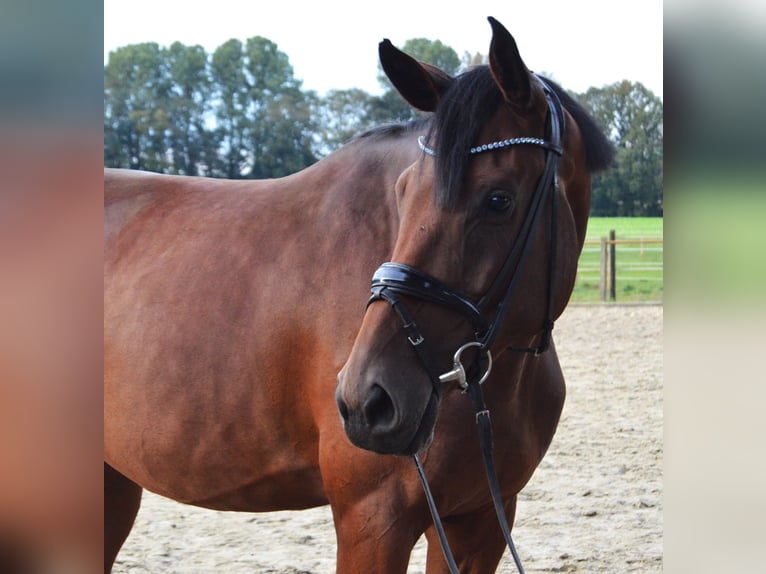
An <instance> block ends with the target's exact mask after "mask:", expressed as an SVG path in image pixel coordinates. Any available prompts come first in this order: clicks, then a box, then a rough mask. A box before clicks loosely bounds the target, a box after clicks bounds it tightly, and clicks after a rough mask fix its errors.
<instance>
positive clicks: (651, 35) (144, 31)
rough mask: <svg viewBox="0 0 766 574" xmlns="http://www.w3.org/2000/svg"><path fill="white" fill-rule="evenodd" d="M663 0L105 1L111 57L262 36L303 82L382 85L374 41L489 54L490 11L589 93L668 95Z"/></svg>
mask: <svg viewBox="0 0 766 574" xmlns="http://www.w3.org/2000/svg"><path fill="white" fill-rule="evenodd" d="M662 9H663V3H662V1H661V0H546V1H541V0H525V1H514V0H486V1H482V0H468V1H467V2H444V1H441V2H433V1H429V0H420V1H418V0H404V1H403V0H387V1H385V2H369V3H368V2H359V0H356V1H349V0H319V1H314V2H308V1H305V0H304V1H301V2H289V1H281V2H280V1H279V0H276V1H274V0H272V1H270V2H258V1H255V0H215V1H214V2H189V1H188V0H184V1H183V2H182V1H178V0H130V1H128V0H105V1H104V63H106V62H107V60H108V53H109V51H110V50H114V49H115V48H118V47H120V46H125V45H128V44H135V43H139V42H157V43H159V44H160V45H163V46H168V45H170V44H171V43H173V42H174V41H180V42H182V43H184V44H187V45H193V44H200V45H202V46H203V47H204V48H205V49H206V50H207V51H208V52H212V51H213V50H215V48H217V47H218V46H220V45H221V44H223V43H224V42H225V41H227V40H229V39H231V38H237V39H240V40H246V39H247V38H249V37H252V36H263V37H265V38H268V39H269V40H271V41H273V42H275V43H276V44H277V45H278V47H279V49H280V50H281V51H283V52H284V53H286V54H287V56H288V57H289V58H290V63H291V64H292V66H293V69H294V72H295V77H296V78H298V79H300V80H303V88H304V89H311V90H316V91H317V92H319V93H320V94H323V93H325V92H326V91H327V90H330V89H346V88H354V87H356V88H361V89H363V90H365V91H367V92H370V93H378V92H379V85H378V82H377V79H376V74H377V70H378V64H377V62H378V55H377V45H378V42H380V41H381V40H382V39H383V38H389V39H390V40H391V41H392V42H393V43H394V45H396V46H399V47H401V46H402V44H403V43H404V42H405V41H406V40H408V39H410V38H427V39H429V40H441V41H442V42H443V43H444V44H446V45H447V46H450V47H451V48H453V49H454V50H455V51H456V52H457V54H458V56H460V57H462V55H463V53H464V52H466V51H467V52H470V53H475V52H481V53H482V54H486V53H487V51H488V49H489V42H490V39H491V29H490V26H489V23H488V22H487V16H494V17H495V18H497V19H498V20H499V21H500V22H502V23H503V24H504V25H505V27H506V28H508V30H509V31H510V32H511V34H512V35H513V36H514V37H515V38H516V42H517V44H518V46H519V50H520V52H521V55H522V58H523V59H524V61H525V62H526V64H527V66H528V67H529V68H530V69H531V70H534V71H537V72H546V73H549V74H551V75H552V76H553V78H554V79H556V80H558V81H559V82H560V83H561V84H562V85H563V86H564V87H565V88H567V89H570V90H573V91H576V92H582V91H585V90H586V89H587V88H589V87H591V86H596V87H601V86H604V85H606V84H611V83H614V82H617V81H620V80H623V79H627V80H630V81H633V82H641V83H642V84H644V85H645V86H646V87H647V88H649V89H650V90H652V91H653V92H654V93H655V94H656V95H658V96H660V97H662Z"/></svg>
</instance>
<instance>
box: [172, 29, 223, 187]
mask: <svg viewBox="0 0 766 574" xmlns="http://www.w3.org/2000/svg"><path fill="white" fill-rule="evenodd" d="M165 58H166V64H167V66H168V73H169V79H170V82H171V86H170V89H169V91H168V106H167V110H166V115H167V118H168V152H169V155H170V161H171V162H172V167H173V172H174V173H179V174H183V175H198V174H200V173H206V174H207V173H210V171H211V164H212V163H214V161H215V160H214V158H215V154H216V147H217V146H216V142H215V140H214V138H213V137H212V134H211V132H210V130H208V129H207V128H206V125H205V120H206V117H207V114H208V111H209V109H210V94H211V90H212V86H211V82H210V77H209V76H208V72H207V53H206V52H205V50H204V49H203V48H202V46H184V45H183V44H181V43H180V42H175V43H174V44H172V45H171V46H170V48H169V49H168V50H167V51H166V53H165Z"/></svg>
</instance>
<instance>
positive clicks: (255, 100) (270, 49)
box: [244, 36, 316, 178]
mask: <svg viewBox="0 0 766 574" xmlns="http://www.w3.org/2000/svg"><path fill="white" fill-rule="evenodd" d="M244 63H245V78H246V86H247V97H248V100H247V107H246V117H247V120H246V130H245V134H246V137H247V141H246V142H245V143H246V149H247V154H248V157H247V163H248V164H249V168H250V172H249V177H255V178H264V177H279V176H283V175H288V174H290V173H293V172H295V171H298V170H299V169H302V168H304V167H306V166H307V165H310V164H311V163H313V162H315V161H316V158H315V157H314V155H313V152H312V143H313V137H312V134H313V133H314V131H315V126H314V124H313V120H312V117H311V103H312V100H311V97H310V96H308V95H307V94H304V93H303V92H302V91H301V82H300V81H299V80H296V79H295V77H294V75H293V68H292V66H291V65H290V60H289V58H288V57H287V54H285V53H284V52H282V51H280V50H279V49H278V48H277V45H276V44H275V43H274V42H272V41H271V40H268V39H266V38H263V37H261V36H256V37H253V38H250V39H249V40H247V44H246V46H245V51H244Z"/></svg>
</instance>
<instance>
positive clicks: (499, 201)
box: [489, 193, 513, 212]
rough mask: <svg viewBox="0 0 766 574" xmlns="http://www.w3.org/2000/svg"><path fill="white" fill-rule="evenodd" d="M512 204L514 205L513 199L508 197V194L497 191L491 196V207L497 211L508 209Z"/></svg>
mask: <svg viewBox="0 0 766 574" xmlns="http://www.w3.org/2000/svg"><path fill="white" fill-rule="evenodd" d="M511 205H513V202H512V201H511V198H510V197H508V196H507V195H503V194H499V193H496V194H494V195H493V196H492V197H490V198H489V208H490V209H491V210H492V211H497V212H503V211H508V209H509V208H510V207H511Z"/></svg>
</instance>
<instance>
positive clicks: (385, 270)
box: [367, 77, 564, 574]
mask: <svg viewBox="0 0 766 574" xmlns="http://www.w3.org/2000/svg"><path fill="white" fill-rule="evenodd" d="M538 80H539V81H540V83H541V84H542V86H543V89H544V91H545V95H546V98H547V101H548V119H547V122H546V139H540V138H532V137H521V138H513V139H506V140H500V141H497V142H492V143H489V144H485V145H481V146H477V147H474V148H471V150H470V151H469V153H470V154H478V153H484V152H488V151H493V150H497V149H503V148H505V147H509V146H515V145H534V146H538V147H541V148H543V149H544V150H545V156H546V157H545V169H544V171H543V174H542V176H541V177H540V179H539V181H538V185H537V187H536V189H535V194H534V197H533V199H532V202H531V204H530V207H529V209H528V211H527V214H526V216H525V219H524V222H523V223H522V226H521V229H520V231H519V235H518V239H517V241H516V242H515V243H514V246H513V248H512V249H511V252H510V253H509V254H508V257H507V258H506V261H505V263H504V264H503V267H502V268H501V269H500V272H499V273H498V275H497V277H496V278H495V280H494V282H493V283H492V285H491V286H490V288H489V289H488V291H487V293H486V294H485V295H484V296H483V297H482V298H481V300H480V301H479V302H478V303H474V302H473V301H471V299H470V298H468V297H465V296H463V295H461V294H460V293H457V292H455V291H454V290H452V289H450V288H449V287H448V286H446V285H445V284H444V283H442V282H441V281H439V280H438V279H435V278H433V277H430V276H429V275H427V274H426V273H423V272H422V271H420V270H418V269H415V268H413V267H410V266H409V265H405V264H403V263H394V262H388V263H383V264H382V265H381V266H380V267H379V268H378V270H377V271H376V272H375V274H374V275H373V277H372V286H371V293H372V296H371V297H370V299H369V301H368V303H367V305H368V306H369V305H370V304H371V303H373V302H375V301H379V300H384V301H386V302H387V303H388V304H389V305H390V306H391V307H392V309H393V310H394V311H395V312H396V313H397V315H399V318H400V319H401V321H402V323H403V326H404V330H405V333H406V334H407V338H408V340H409V341H410V344H411V345H412V346H413V349H414V350H415V352H416V354H417V356H418V357H419V359H420V361H421V364H422V365H423V368H424V370H425V371H426V373H427V374H428V377H429V379H430V380H431V384H432V385H433V387H434V392H435V393H436V395H437V396H439V394H440V388H441V385H442V384H444V383H450V382H452V381H455V382H457V384H458V386H459V387H460V388H461V389H462V391H463V393H467V394H468V396H469V398H470V400H471V403H472V405H473V408H474V412H475V414H476V424H477V426H478V432H479V440H480V443H481V450H482V458H483V461H484V469H485V473H486V476H487V482H488V485H489V490H490V494H491V496H492V502H493V505H494V507H495V513H496V514H497V519H498V522H499V525H500V528H501V530H502V532H503V537H504V538H505V541H506V544H507V545H508V548H509V550H510V552H511V555H512V556H513V560H514V562H515V564H516V568H517V569H518V571H519V574H524V568H523V566H522V564H521V560H520V558H519V555H518V553H517V552H516V547H515V545H514V544H513V539H512V538H511V529H510V526H509V524H508V519H507V517H506V516H505V510H504V508H503V501H502V495H501V491H500V485H499V482H498V479H497V472H496V470H495V464H494V458H493V454H492V451H493V440H492V425H491V421H490V416H489V410H488V409H487V406H486V403H485V401H484V394H483V392H482V389H481V386H482V384H483V383H484V382H485V381H486V380H487V378H488V377H489V374H490V371H491V368H492V356H491V353H490V348H491V347H492V345H493V344H494V342H495V339H496V338H497V335H498V332H499V329H500V328H501V326H502V325H503V323H504V321H505V319H506V317H507V315H508V312H509V310H510V305H511V301H512V299H513V296H514V294H515V293H516V290H517V288H518V285H519V277H520V273H519V270H520V269H522V268H523V267H524V264H525V262H526V261H527V258H528V256H529V253H530V252H531V245H532V236H533V234H534V231H535V229H536V228H537V225H538V223H539V222H540V221H541V218H542V213H543V210H544V209H543V206H544V204H545V202H546V200H547V198H548V196H549V195H551V194H552V199H551V220H552V223H551V253H550V260H549V280H548V292H547V311H546V317H545V320H544V321H543V335H542V337H541V340H540V342H539V344H538V345H537V346H536V347H521V348H517V347H509V348H508V350H511V351H515V352H522V353H532V354H534V355H535V356H538V355H540V354H542V353H544V352H545V351H546V350H547V349H548V347H549V345H550V340H551V332H552V330H553V295H554V287H555V285H554V273H555V270H556V260H557V258H556V243H557V234H556V219H557V216H558V195H559V194H558V179H557V173H556V172H557V169H558V158H559V156H560V155H561V153H562V147H561V137H562V132H563V129H564V113H563V111H562V108H561V102H560V101H559V99H558V96H557V95H556V94H555V92H554V91H553V90H552V89H551V88H550V87H549V86H548V85H547V84H546V83H545V81H544V80H542V79H541V78H539V77H538ZM418 145H419V146H420V148H421V149H422V150H423V152H424V153H426V154H427V155H435V152H434V150H433V149H431V148H429V147H428V146H426V144H425V142H424V141H423V137H422V136H421V137H420V138H418ZM503 286H505V289H504V291H505V292H504V294H503V295H502V298H501V299H500V302H499V303H498V304H497V305H496V306H495V307H494V309H491V308H490V306H491V302H492V301H494V300H496V299H497V298H498V296H500V293H501V292H502V290H503ZM398 295H405V296H409V297H414V298H418V299H421V300H425V301H428V302H431V303H436V304H439V305H442V306H444V307H447V308H448V309H450V310H452V311H453V312H456V313H459V314H462V315H464V316H465V317H466V318H467V319H468V320H469V321H470V323H471V324H472V325H473V328H474V332H475V338H476V340H475V341H471V342H469V343H466V344H465V345H463V346H462V347H460V349H458V350H457V352H456V353H455V355H454V359H453V370H451V371H448V372H446V373H443V374H441V375H439V374H438V373H437V372H436V371H435V370H434V369H433V367H432V365H431V362H430V359H429V356H428V353H427V352H426V351H425V349H424V347H423V346H422V343H423V342H424V338H423V336H422V335H421V333H420V331H419V330H418V327H417V324H416V323H415V320H414V318H413V317H412V315H411V314H410V312H409V311H408V310H407V307H406V306H405V305H404V303H403V302H402V300H401V299H400V298H399V297H398ZM490 311H494V317H493V319H492V320H491V321H487V320H486V319H485V318H484V317H485V314H487V313H488V312H490ZM471 347H476V348H477V349H478V352H477V355H476V359H475V360H474V362H473V364H472V365H471V367H470V368H469V369H468V371H466V369H465V367H464V366H463V364H462V362H461V355H462V353H463V352H464V351H465V350H467V349H468V348H471ZM482 363H484V364H485V365H486V366H484V367H482V366H481V364H482ZM413 459H414V462H415V466H416V468H417V471H418V476H419V477H420V480H421V482H422V484H423V489H424V491H425V495H426V500H427V503H428V507H429V510H430V512H431V515H432V517H433V521H434V526H435V527H436V530H437V533H438V535H439V541H440V543H441V546H442V551H443V552H444V557H445V559H446V560H447V564H448V566H449V569H450V572H451V573H452V574H459V571H458V568H457V564H456V563H455V559H454V557H453V555H452V551H451V550H450V547H449V543H448V541H447V537H446V535H445V532H444V528H443V526H442V522H441V518H440V517H439V513H438V510H437V508H436V504H435V502H434V499H433V495H432V494H431V490H430V487H429V486H428V482H427V480H426V477H425V472H424V471H423V467H422V465H421V463H420V459H419V457H418V455H417V454H414V455H413Z"/></svg>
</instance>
